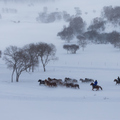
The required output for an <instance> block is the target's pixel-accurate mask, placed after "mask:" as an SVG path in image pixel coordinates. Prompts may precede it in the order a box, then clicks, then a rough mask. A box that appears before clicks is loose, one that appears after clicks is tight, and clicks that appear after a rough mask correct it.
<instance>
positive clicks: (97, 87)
mask: <svg viewBox="0 0 120 120" xmlns="http://www.w3.org/2000/svg"><path fill="white" fill-rule="evenodd" d="M90 85H92V90H94V89H96V91H97V90H99V89H101V90H102V87H101V86H99V85H96V86H94V83H91V84H90Z"/></svg>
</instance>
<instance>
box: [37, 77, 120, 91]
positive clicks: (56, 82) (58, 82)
mask: <svg viewBox="0 0 120 120" xmlns="http://www.w3.org/2000/svg"><path fill="white" fill-rule="evenodd" d="M80 81H81V82H83V83H84V82H86V83H88V82H91V83H90V85H91V86H92V90H96V91H98V90H103V88H102V87H101V86H99V85H96V86H94V80H93V79H89V78H85V79H80ZM38 82H39V85H41V84H44V85H45V86H49V87H57V86H62V87H67V88H77V89H80V87H79V84H78V80H76V79H72V78H67V77H66V78H65V79H64V81H63V80H62V79H56V78H50V77H48V78H47V79H45V80H41V79H39V80H38ZM114 82H116V85H117V84H120V81H118V80H117V79H114Z"/></svg>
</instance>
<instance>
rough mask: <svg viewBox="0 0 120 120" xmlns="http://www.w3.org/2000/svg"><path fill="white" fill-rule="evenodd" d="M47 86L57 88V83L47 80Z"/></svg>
mask: <svg viewBox="0 0 120 120" xmlns="http://www.w3.org/2000/svg"><path fill="white" fill-rule="evenodd" d="M45 84H46V85H47V86H49V87H57V84H56V82H50V81H48V80H45Z"/></svg>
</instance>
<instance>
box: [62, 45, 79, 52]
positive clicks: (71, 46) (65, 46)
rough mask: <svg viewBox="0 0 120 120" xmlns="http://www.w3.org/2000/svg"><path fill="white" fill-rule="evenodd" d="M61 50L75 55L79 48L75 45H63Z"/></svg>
mask: <svg viewBox="0 0 120 120" xmlns="http://www.w3.org/2000/svg"><path fill="white" fill-rule="evenodd" d="M63 48H64V49H66V50H67V53H68V51H70V53H72V54H76V51H77V50H78V49H79V46H78V45H75V44H71V45H63Z"/></svg>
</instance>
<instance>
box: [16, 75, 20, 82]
mask: <svg viewBox="0 0 120 120" xmlns="http://www.w3.org/2000/svg"><path fill="white" fill-rule="evenodd" d="M19 76H20V75H19V74H16V82H19Z"/></svg>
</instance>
